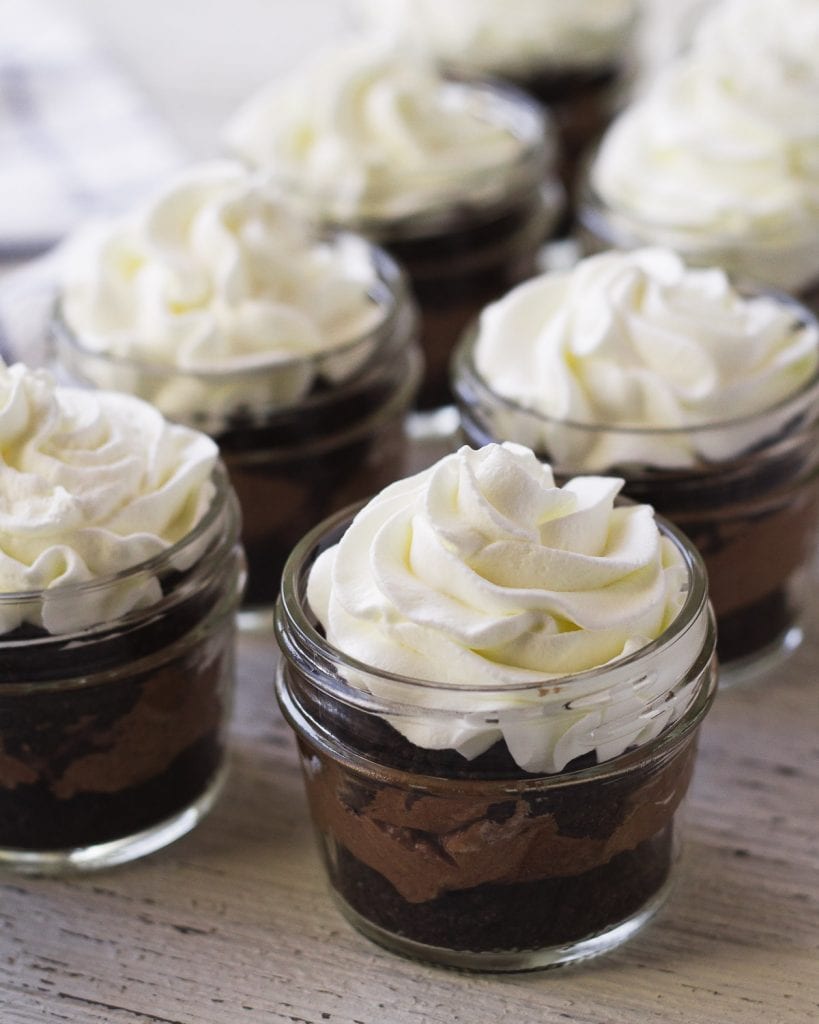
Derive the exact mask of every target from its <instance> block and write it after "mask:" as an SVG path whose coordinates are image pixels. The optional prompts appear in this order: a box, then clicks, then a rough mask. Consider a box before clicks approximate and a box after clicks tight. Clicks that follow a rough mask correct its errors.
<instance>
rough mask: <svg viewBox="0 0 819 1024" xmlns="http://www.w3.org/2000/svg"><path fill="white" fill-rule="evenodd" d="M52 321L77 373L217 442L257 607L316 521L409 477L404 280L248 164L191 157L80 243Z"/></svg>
mask: <svg viewBox="0 0 819 1024" xmlns="http://www.w3.org/2000/svg"><path fill="white" fill-rule="evenodd" d="M66 264H67V267H68V270H67V272H66V277H65V281H64V282H63V288H62V297H61V301H60V304H59V308H58V315H57V318H56V322H55V336H56V355H57V360H58V364H59V366H60V368H61V371H62V372H63V373H65V374H67V375H68V376H69V377H70V378H71V380H72V381H75V382H83V383H86V384H92V385H95V386H97V387H103V388H116V389H118V390H122V391H127V392H130V393H132V394H136V395H139V396H140V397H142V398H144V399H146V400H148V401H150V402H151V403H153V404H154V405H155V406H156V407H157V408H158V409H160V410H161V411H162V412H163V413H164V414H165V415H166V416H167V417H169V418H170V419H173V420H175V421H177V422H180V423H184V424H187V425H190V426H194V427H197V428H199V429H201V430H203V431H205V432H206V433H208V434H209V435H210V436H211V437H212V438H214V439H215V440H216V441H217V442H218V444H219V447H220V449H221V452H222V457H223V459H224V461H225V463H226V465H227V467H228V470H229V473H230V477H231V480H232V483H233V486H234V488H235V489H236V492H237V494H238V496H239V501H240V504H241V508H242V517H243V526H242V537H243V541H244V545H245V549H246V552H247V557H248V565H249V577H248V588H247V592H246V595H245V604H246V606H247V607H258V608H262V607H264V606H266V605H270V604H272V602H273V601H274V600H275V597H276V593H277V592H278V585H279V577H280V574H281V568H282V566H283V565H284V561H285V559H286V557H287V555H288V554H289V552H290V550H291V548H292V546H293V544H294V543H295V542H296V541H297V540H298V538H299V537H300V536H301V534H302V533H303V532H304V529H305V528H306V527H307V526H309V525H311V524H313V523H316V522H318V521H319V520H321V519H322V518H324V517H325V516H327V515H329V513H330V512H332V511H334V510H336V509H338V508H341V507H343V506H344V505H346V504H349V503H350V502H351V501H355V500H359V499H361V498H363V497H365V496H366V495H368V494H371V493H372V491H373V490H377V489H379V488H380V487H383V486H384V485H385V484H386V483H388V482H389V481H390V480H393V479H395V478H396V477H398V476H401V475H402V472H403V471H402V458H403V449H404V436H403V419H404V414H405V412H406V410H407V409H408V408H409V407H410V405H411V403H412V400H413V398H414V395H415V392H416V389H417V385H418V379H419V376H420V353H419V350H418V345H417V330H416V328H417V317H416V312H415V306H414V303H413V301H412V299H411V298H410V296H409V294H408V291H407V288H406V284H405V280H404V276H403V274H402V273H401V271H400V270H399V269H398V268H397V267H396V265H395V263H394V262H393V260H392V259H391V258H390V257H389V256H388V255H387V254H386V253H384V252H382V251H381V250H380V249H378V248H377V247H375V246H373V245H372V244H371V243H369V242H367V241H366V240H365V239H363V238H360V237H357V236H355V235H352V234H349V233H344V232H329V233H327V234H318V233H316V232H315V231H314V230H313V229H312V228H311V227H309V226H308V225H307V224H305V223H303V222H302V221H301V220H300V219H299V218H298V217H296V216H295V215H294V214H293V213H292V212H291V211H290V210H289V208H288V207H287V206H286V204H285V202H284V200H283V199H282V198H281V197H279V196H276V195H274V194H272V193H271V192H270V191H269V189H268V188H267V187H266V186H265V185H264V184H262V183H261V182H260V181H258V180H256V179H255V178H253V177H252V176H249V175H248V174H247V173H246V171H245V170H244V169H243V168H242V167H241V166H240V165H239V164H234V163H231V162H217V163H212V164H205V165H201V166H198V167H193V168H191V169H189V170H187V171H186V172H185V173H184V174H183V175H182V176H181V177H179V178H178V179H176V180H174V181H173V182H171V183H170V184H169V185H167V186H166V188H165V189H164V190H163V191H162V192H161V193H160V194H159V195H158V196H157V197H155V198H154V199H153V200H151V201H150V202H149V203H148V204H147V205H146V206H145V207H144V208H142V209H140V210H139V211H137V212H136V213H135V214H133V215H130V216H128V217H126V218H124V219H123V220H121V221H119V222H117V223H115V224H108V225H104V226H102V227H101V228H99V229H97V230H95V231H93V232H89V233H87V234H86V235H84V236H83V237H81V238H79V239H77V241H76V242H75V244H74V247H73V250H72V252H71V253H70V255H69V258H68V259H67V260H66Z"/></svg>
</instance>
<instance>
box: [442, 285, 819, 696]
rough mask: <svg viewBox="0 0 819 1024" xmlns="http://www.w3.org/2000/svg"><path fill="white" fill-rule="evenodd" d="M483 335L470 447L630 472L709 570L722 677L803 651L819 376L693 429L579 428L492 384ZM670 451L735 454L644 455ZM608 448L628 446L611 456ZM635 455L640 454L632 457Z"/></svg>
mask: <svg viewBox="0 0 819 1024" xmlns="http://www.w3.org/2000/svg"><path fill="white" fill-rule="evenodd" d="M783 301H784V299H783ZM791 305H792V306H793V310H794V315H795V316H796V317H797V318H798V319H799V320H801V321H803V322H805V323H811V322H813V320H814V318H813V317H812V316H811V314H810V313H809V311H808V310H807V309H805V308H804V307H802V306H800V305H798V304H797V303H791ZM476 340H477V328H476V327H473V328H472V329H470V330H469V331H467V333H466V334H465V335H464V338H463V339H462V341H461V343H460V345H459V347H458V349H457V351H456V353H455V357H454V359H453V389H454V391H455V395H456V401H457V405H458V408H459V412H460V417H461V428H462V430H463V433H464V434H465V435H466V438H467V440H468V441H469V443H470V444H472V445H473V446H475V447H480V446H481V445H483V444H485V443H487V442H488V441H517V442H519V443H521V444H525V445H528V446H530V447H531V448H532V449H533V450H534V451H535V452H536V453H537V455H538V458H540V459H542V460H543V461H547V462H549V463H551V465H552V467H553V469H554V471H555V473H556V475H558V476H559V477H560V478H567V477H571V476H575V475H577V474H578V472H590V470H581V469H579V468H578V467H580V466H583V465H589V464H590V461H589V460H590V459H591V464H593V465H594V466H595V467H596V469H595V470H594V471H595V472H605V473H606V474H608V475H616V476H622V477H623V478H624V479H625V494H627V495H628V496H629V497H630V498H633V499H634V500H635V501H638V502H642V503H646V504H649V505H652V506H653V507H654V508H655V509H656V510H657V511H658V512H660V513H661V514H662V515H664V516H666V517H667V518H668V519H670V520H671V521H672V522H674V523H675V524H676V525H677V526H678V527H679V528H680V529H682V530H684V531H685V533H686V534H687V535H688V537H690V538H691V540H692V541H693V542H694V543H695V544H696V546H697V548H698V550H699V552H700V554H701V555H702V557H703V559H704V560H705V565H706V568H707V570H708V577H709V591H710V597H711V601H712V603H713V606H714V610H715V613H716V618H717V630H718V643H717V651H718V653H719V659H720V677H721V682H722V683H725V684H730V683H732V682H738V681H741V680H746V679H750V678H754V677H756V676H758V675H761V674H764V673H766V672H769V671H770V669H771V668H772V667H773V666H774V665H775V664H777V663H778V662H779V661H780V660H781V659H782V658H784V657H786V656H788V655H789V654H790V653H791V652H792V651H793V650H795V648H796V647H798V646H799V644H800V643H801V641H802V628H801V626H800V618H801V613H802V609H803V607H804V598H805V595H804V587H805V585H806V579H805V576H806V571H807V566H808V565H809V563H810V560H811V557H812V552H813V550H814V545H815V543H816V536H817V526H818V525H819V373H814V375H813V376H812V378H811V379H810V380H809V381H808V382H807V383H806V384H805V385H804V386H803V387H801V388H800V389H799V390H798V391H797V392H796V393H794V394H792V395H790V396H789V397H788V398H786V399H784V400H783V401H781V402H779V403H778V404H776V405H774V406H773V407H769V408H766V409H763V410H761V411H760V412H758V413H756V414H753V415H750V416H744V417H742V418H739V419H734V420H728V421H723V422H717V423H707V424H703V425H701V426H695V427H688V428H685V429H676V428H668V429H661V428H648V427H621V426H609V425H606V424H603V423H596V424H589V423H576V422H571V421H568V420H556V419H552V418H550V417H549V416H546V415H544V414H543V413H540V412H537V411H535V410H532V409H529V408H526V407H525V406H523V405H520V404H518V403H516V402H515V401H513V400H512V399H509V398H506V397H505V396H502V395H499V394H498V393H497V392H496V391H493V389H492V388H491V387H490V385H489V384H488V382H487V381H486V380H485V379H484V378H483V377H482V376H481V374H480V372H479V371H478V369H477V367H476V365H475V343H476ZM749 435H750V436H751V437H753V438H754V439H755V440H754V442H753V444H752V445H751V446H750V447H749V446H748V444H747V438H748V436H749ZM669 447H671V448H674V447H676V448H678V449H680V450H682V451H695V452H700V453H702V452H705V453H708V452H709V451H710V452H714V453H724V452H725V451H731V450H733V451H735V452H736V454H735V455H731V456H725V455H724V454H716V455H713V456H711V455H707V456H700V457H699V458H698V460H697V461H696V462H695V463H694V464H692V465H690V466H686V467H683V468H680V467H676V468H663V467H662V466H661V465H657V466H654V465H650V464H647V463H646V459H647V456H646V454H645V453H646V452H651V451H653V450H655V449H665V450H667V449H668V448H669ZM611 451H613V452H617V453H620V454H619V455H618V456H617V459H616V460H615V461H612V460H611V458H610V457H609V455H608V454H607V452H611ZM629 451H631V452H633V453H634V455H633V458H631V459H625V458H624V457H623V454H622V453H624V452H629Z"/></svg>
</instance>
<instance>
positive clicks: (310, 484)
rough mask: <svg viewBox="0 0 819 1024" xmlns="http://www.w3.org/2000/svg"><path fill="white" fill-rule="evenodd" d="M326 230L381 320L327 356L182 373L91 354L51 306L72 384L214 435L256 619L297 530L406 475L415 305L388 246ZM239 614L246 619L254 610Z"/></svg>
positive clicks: (416, 357)
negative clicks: (359, 264)
mask: <svg viewBox="0 0 819 1024" xmlns="http://www.w3.org/2000/svg"><path fill="white" fill-rule="evenodd" d="M336 237H337V238H338V239H343V244H344V245H346V246H350V247H353V248H355V249H356V250H362V252H363V253H364V254H365V255H366V257H367V258H368V259H369V260H370V261H371V263H372V266H373V270H374V278H375V284H374V285H373V288H372V292H371V299H372V301H373V303H374V305H375V306H376V307H377V308H378V310H379V312H380V314H381V315H380V316H379V318H378V321H377V323H376V324H375V326H374V327H372V328H370V329H369V330H367V331H366V332H365V333H364V334H362V335H361V336H359V337H357V338H353V339H351V340H350V341H349V342H347V343H345V344H343V345H341V346H338V347H336V348H333V349H332V350H329V351H326V352H319V353H315V354H313V355H308V356H297V357H293V358H289V359H281V360H279V361H277V362H272V361H270V360H267V361H264V360H260V361H259V362H257V363H253V364H250V365H248V364H247V363H245V364H243V365H242V366H241V367H239V368H237V369H229V368H227V369H226V368H221V369H220V368H213V369H210V368H208V369H197V370H190V371H185V370H180V369H176V368H174V367H170V366H161V365H158V364H148V363H144V362H137V361H134V360H129V359H124V358H119V357H115V356H112V355H111V354H109V353H106V352H99V351H95V350H92V349H91V348H89V347H88V346H87V345H86V344H84V342H83V339H82V337H79V336H78V335H77V334H75V333H74V332H73V331H72V330H71V328H70V326H69V325H68V324H67V323H66V321H65V318H64V317H63V315H62V313H61V311H60V310H59V309H58V310H57V316H56V318H55V345H56V358H57V361H58V364H59V367H60V370H61V371H62V373H63V374H64V375H67V376H68V378H69V379H70V381H71V382H72V383H74V384H78V383H79V384H84V385H93V386H95V387H100V388H109V389H114V390H119V391H127V392H129V393H131V394H134V395H138V396H139V397H140V398H143V399H145V400H146V401H149V402H151V403H152V404H153V405H154V406H156V407H157V408H158V409H159V410H160V411H161V412H162V413H163V414H164V415H165V416H166V417H167V418H168V419H170V420H175V421H176V422H179V423H184V424H185V425H187V426H192V427H196V428H197V429H199V430H202V431H204V432H205V433H207V434H209V435H210V436H211V437H212V438H213V439H214V440H215V441H216V442H217V444H218V445H219V448H220V451H221V454H222V458H223V459H224V461H225V464H226V465H227V468H228V471H229V473H230V479H231V482H232V484H233V487H234V489H235V490H236V493H237V495H238V497H239V503H240V506H241V509H242V542H243V544H244V548H245V551H246V554H247V561H248V582H247V589H246V592H245V599H244V607H245V608H246V609H251V610H252V609H258V610H259V614H260V615H261V616H262V619H263V621H265V622H267V621H269V616H267V615H265V614H264V612H263V610H264V609H266V608H269V607H270V606H272V604H273V602H274V601H275V599H276V595H277V593H278V589H279V579H280V577H281V570H282V567H283V566H284V562H285V560H286V558H287V556H288V554H289V553H290V551H291V549H292V547H293V545H294V544H295V543H296V541H297V540H298V539H299V537H301V535H302V534H303V533H304V530H305V529H306V528H307V527H309V526H311V525H312V524H314V523H316V522H318V521H319V520H321V519H323V518H324V517H325V516H327V515H329V514H330V513H331V512H333V511H335V510H336V509H339V508H342V507H343V506H345V505H348V504H349V503H350V502H351V501H356V500H359V499H360V498H363V497H366V496H368V495H369V494H371V493H373V492H374V491H376V490H379V489H381V488H382V487H384V486H385V485H386V484H387V483H389V482H391V481H392V480H394V479H396V477H399V476H401V475H402V474H403V470H404V461H403V460H404V454H405V437H404V432H403V421H404V415H405V413H406V412H407V410H408V409H409V407H410V406H411V405H412V402H413V399H414V397H415V394H416V391H417V388H418V382H419V379H420V376H421V357H420V354H419V350H418V344H417V314H416V310H415V306H414V303H413V301H412V298H411V297H410V294H409V292H408V289H407V285H406V280H405V277H404V275H403V274H402V272H401V271H400V270H399V269H398V267H397V266H396V264H395V263H394V261H393V260H392V259H391V258H390V257H389V256H388V255H387V254H386V253H384V252H383V251H381V250H380V249H378V248H376V247H375V246H372V245H370V244H369V243H367V242H365V241H364V240H363V239H360V238H356V237H355V236H352V235H339V236H336ZM246 621H247V622H249V623H251V624H252V622H253V621H255V617H254V614H253V613H252V611H251V612H249V613H248V615H247V617H246ZM268 628H269V627H268Z"/></svg>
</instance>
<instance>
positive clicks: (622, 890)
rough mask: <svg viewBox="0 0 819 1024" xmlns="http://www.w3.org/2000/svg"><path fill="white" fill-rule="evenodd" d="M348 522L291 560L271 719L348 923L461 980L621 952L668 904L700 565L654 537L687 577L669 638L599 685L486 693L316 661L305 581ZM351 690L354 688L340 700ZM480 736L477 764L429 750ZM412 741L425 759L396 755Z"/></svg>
mask: <svg viewBox="0 0 819 1024" xmlns="http://www.w3.org/2000/svg"><path fill="white" fill-rule="evenodd" d="M350 519H351V515H350V511H349V510H347V511H346V512H343V513H341V514H339V515H337V516H336V517H334V518H333V519H331V520H329V521H327V522H325V523H323V524H321V525H320V526H319V527H317V528H316V529H314V530H313V531H312V532H311V533H310V534H308V535H307V536H306V537H305V538H304V540H303V541H302V542H301V543H300V544H299V546H298V547H297V548H296V549H295V551H294V552H293V555H292V557H291V558H290V560H289V561H288V563H287V566H286V568H285V572H284V577H283V581H282V591H281V595H280V598H279V604H278V606H277V618H276V631H277V638H278V641H279V645H280V648H281V652H282V658H281V661H280V664H279V669H278V677H277V692H278V697H279V702H280V704H281V707H282V709H283V712H284V714H285V717H286V718H287V720H288V722H289V723H290V725H291V726H292V728H293V729H294V731H295V733H296V737H297V740H298V746H299V751H300V755H301V763H302V768H303V773H304V781H305V786H306V790H307V797H308V800H309V805H310V811H311V814H312V817H313V821H314V824H315V828H316V833H317V837H318V843H319V847H320V850H321V853H322V856H323V860H324V864H325V867H326V869H327V874H328V876H329V882H330V888H331V892H332V894H333V897H334V899H335V901H336V903H337V904H338V906H339V908H340V909H341V911H342V913H343V914H344V915H345V916H346V917H347V918H348V919H349V920H350V921H351V923H352V924H353V925H354V926H355V927H357V928H358V929H360V930H361V931H362V932H363V933H364V934H365V935H367V936H368V937H369V938H371V939H373V940H374V941H376V942H378V943H380V944H381V945H384V946H386V947H387V948H388V949H391V950H393V951H395V952H398V953H402V954H405V955H407V956H412V957H416V958H419V959H422V960H427V961H430V962H433V963H437V964H442V965H446V966H451V967H461V968H467V969H471V970H487V971H515V970H526V969H531V968H535V967H546V966H551V965H556V964H561V963H566V962H569V961H572V960H577V959H580V958H584V957H589V956H593V955H596V954H598V953H602V952H605V951H606V950H609V949H611V948H613V947H615V946H617V945H619V944H620V943H621V942H623V941H625V940H626V939H627V938H629V937H630V936H631V935H633V934H634V933H635V932H636V931H637V930H638V929H639V928H641V927H642V926H643V925H644V924H645V923H646V921H647V920H648V919H649V918H650V917H651V916H652V914H654V912H655V911H656V910H657V909H658V908H659V907H660V906H661V904H662V903H663V901H664V899H665V897H666V896H667V894H668V892H669V886H670V883H671V879H672V874H673V869H674V862H675V857H676V853H677V849H678V839H679V836H678V831H679V814H678V812H679V808H680V804H681V802H682V800H683V798H684V796H685V793H686V790H687V788H688V784H689V781H690V778H691V773H692V769H693V765H694V759H695V752H696V740H697V733H698V728H699V725H700V722H701V721H702V719H703V716H704V715H705V713H706V711H707V710H708V708H709V706H710V703H711V700H712V697H713V694H714V688H715V684H716V675H715V662H714V626H713V620H712V616H711V614H710V609H709V605H708V600H707V585H706V577H705V571H704V568H703V566H702V563H701V561H700V558H699V556H698V554H697V553H696V551H695V550H694V549H693V547H692V546H691V545H690V544H689V543H688V542H687V541H686V540H685V538H684V537H682V535H681V534H679V533H678V532H677V531H676V530H674V528H673V527H671V526H670V525H669V524H667V523H663V522H662V521H659V523H658V525H659V526H660V529H661V531H662V533H663V534H664V535H665V536H666V537H669V538H670V539H671V540H672V542H673V543H674V544H675V545H676V547H677V548H678V549H679V551H680V553H681V555H682V558H683V561H684V564H685V567H686V571H687V574H688V589H687V595H686V598H685V602H684V605H683V607H682V609H681V611H680V612H679V614H678V616H677V617H676V618H675V619H674V620H673V622H672V624H671V625H670V626H669V628H668V629H667V630H666V631H665V632H664V633H663V634H662V635H661V636H660V637H659V638H658V639H657V640H655V641H653V642H652V643H650V644H648V645H647V646H646V647H644V648H642V649H641V650H639V651H637V652H636V653H634V654H631V655H629V656H628V657H624V658H622V659H620V660H617V661H615V662H610V663H609V664H606V665H603V666H601V667H599V668H597V669H593V670H590V671H587V672H584V673H580V674H577V675H574V676H565V677H562V678H558V679H549V680H544V681H543V682H542V683H540V684H530V683H525V684H519V685H516V686H513V687H509V688H506V689H504V690H503V691H498V692H492V691H488V690H486V689H482V688H480V687H470V686H459V685H451V684H450V685H446V684H443V683H440V684H439V683H436V682H435V681H434V680H425V679H412V678H407V677H402V676H397V675H394V674H390V673H386V672H383V671H381V670H379V669H377V668H374V667H372V666H369V665H363V664H361V663H360V662H357V661H355V659H353V658H351V657H349V656H347V655H345V654H344V653H342V652H341V651H339V650H338V649H336V648H335V647H334V646H332V645H331V644H330V643H328V641H327V640H326V639H325V638H324V635H323V633H322V631H321V630H320V628H319V626H318V623H317V621H316V618H315V616H314V615H313V613H312V612H311V610H310V608H309V605H308V603H307V599H306V587H307V579H308V576H309V572H310V568H311V566H312V564H313V562H314V561H315V559H316V558H317V557H318V555H319V554H320V553H321V552H322V551H323V550H325V549H326V548H327V547H329V546H332V545H333V544H334V543H336V542H337V541H338V540H339V538H340V536H341V535H342V534H343V532H344V531H345V529H346V527H347V526H348V524H349V522H350ZM362 677H364V678H366V680H367V689H366V690H365V689H362V688H360V687H358V686H355V685H353V684H352V683H351V682H350V680H352V679H356V678H358V679H361V678H362ZM486 730H490V731H491V732H492V733H493V735H495V734H496V735H497V736H498V737H502V739H499V740H498V741H497V742H496V743H494V744H493V746H491V747H490V748H489V750H486V751H485V752H484V753H483V754H481V755H479V756H478V757H475V758H474V759H473V760H471V761H470V760H467V759H466V758H464V757H463V756H462V755H461V754H459V753H457V752H456V751H455V750H454V749H448V748H447V746H446V743H445V742H443V741H442V742H437V740H440V739H441V736H448V737H459V738H461V739H462V738H463V737H464V736H466V735H474V734H475V733H478V732H481V731H484V732H485V731H486ZM419 733H421V734H424V735H427V736H429V735H433V736H436V737H437V740H436V744H435V745H436V747H437V748H438V749H427V748H425V747H420V746H416V745H415V744H414V743H413V742H411V741H410V740H409V739H408V738H407V736H408V735H415V736H418V734H419ZM580 733H582V734H583V735H584V736H593V737H594V742H593V744H592V746H595V745H596V748H597V751H598V756H595V755H594V754H593V753H592V754H586V755H582V756H580V757H575V758H574V759H573V760H572V761H570V762H569V763H568V764H566V765H565V767H563V768H562V769H561V770H558V771H555V772H554V773H552V774H547V773H544V772H542V771H539V772H527V771H524V770H523V769H521V768H520V767H519V766H518V764H517V762H516V761H515V760H514V759H513V757H512V756H511V754H510V747H514V748H515V750H516V751H517V752H518V756H520V751H521V750H527V751H531V750H533V749H539V748H540V747H543V746H548V745H550V744H554V743H558V744H559V743H560V742H561V739H560V737H561V736H562V737H569V736H571V737H572V740H568V741H567V742H569V744H570V745H571V743H573V742H574V739H575V738H576V737H577V736H578V735H579V734H580ZM587 749H588V748H587ZM606 750H608V751H610V752H611V753H610V755H609V756H605V754H602V756H601V752H604V751H606Z"/></svg>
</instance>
